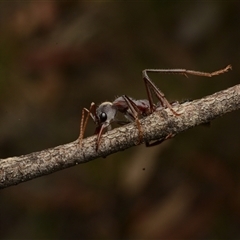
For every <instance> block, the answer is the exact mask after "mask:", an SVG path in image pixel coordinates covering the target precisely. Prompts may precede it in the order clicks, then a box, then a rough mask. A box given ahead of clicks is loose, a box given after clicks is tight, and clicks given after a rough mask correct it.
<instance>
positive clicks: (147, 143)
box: [145, 133, 175, 147]
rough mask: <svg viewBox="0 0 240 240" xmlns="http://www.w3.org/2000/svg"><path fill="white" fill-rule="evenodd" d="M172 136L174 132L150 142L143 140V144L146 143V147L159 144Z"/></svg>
mask: <svg viewBox="0 0 240 240" xmlns="http://www.w3.org/2000/svg"><path fill="white" fill-rule="evenodd" d="M174 136H175V134H173V133H169V134H168V135H167V136H166V137H165V138H162V139H158V140H155V141H154V142H152V143H150V142H145V145H146V147H153V146H156V145H159V144H161V143H162V142H164V141H165V140H168V139H171V138H173V137H174Z"/></svg>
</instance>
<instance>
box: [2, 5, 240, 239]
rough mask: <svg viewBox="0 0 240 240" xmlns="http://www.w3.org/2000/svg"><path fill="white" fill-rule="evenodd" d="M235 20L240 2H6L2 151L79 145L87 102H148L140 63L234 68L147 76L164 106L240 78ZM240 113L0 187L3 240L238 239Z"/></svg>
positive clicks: (238, 34)
mask: <svg viewBox="0 0 240 240" xmlns="http://www.w3.org/2000/svg"><path fill="white" fill-rule="evenodd" d="M239 16H240V2H239V1H235V2H234V1H198V2H196V1H194V2H191V1H184V2H176V1H175V2H174V4H173V3H170V2H167V1H153V2H151V1H141V2H140V1H139V2H138V1H134V2H124V1H119V2H118V1H69V2H67V1H66V2H64V1H39V2H37V1H24V2H22V1H18V2H8V1H1V3H0V36H1V37H0V113H1V115H0V133H1V138H0V154H1V155H0V157H1V158H6V157H11V156H17V155H21V154H27V153H31V152H34V151H40V150H43V149H46V148H50V147H54V146H57V145H60V144H64V143H68V142H71V141H74V140H76V139H77V137H78V134H79V124H80V118H81V110H82V108H83V107H87V108H88V107H89V106H90V103H91V102H92V101H94V102H96V103H101V102H102V101H105V100H109V101H113V100H114V99H115V97H116V96H120V95H122V94H126V95H128V96H131V97H134V98H136V99H141V98H142V99H143V98H146V91H145V87H144V84H143V81H142V78H141V71H142V70H143V69H145V68H186V69H193V70H199V71H209V72H211V71H215V70H218V69H220V68H223V67H225V66H227V65H228V64H232V66H233V71H231V72H229V73H227V74H224V75H221V76H218V77H214V78H211V79H208V78H201V77H194V76H190V77H189V78H185V77H183V76H177V75H171V76H170V75H159V74H151V78H152V80H153V81H154V82H155V83H156V85H157V86H158V87H159V88H160V89H161V90H162V91H163V92H164V93H165V94H166V96H167V98H168V100H169V101H173V100H179V101H181V100H184V99H197V98H201V97H203V96H206V95H209V94H212V93H214V92H217V91H220V90H223V89H225V88H228V87H231V86H234V85H235V84H238V83H239V78H238V76H239V71H240V70H239V69H238V64H239V60H240V49H239V48H240V44H239V42H240V29H239V26H240V17H239ZM239 117H240V113H239V112H233V113H230V114H227V115H225V116H223V117H222V118H219V119H216V120H215V121H213V122H212V123H211V127H210V128H206V127H196V128H194V129H191V130H189V131H187V132H185V133H182V134H180V135H178V136H177V137H175V138H173V139H171V140H169V141H166V142H164V143H163V144H161V145H159V146H156V147H153V148H146V147H145V146H144V145H142V146H136V147H134V148H131V149H129V150H126V151H124V152H119V153H116V154H113V155H111V156H108V157H107V158H105V159H98V160H95V161H92V162H89V163H86V164H83V165H79V166H76V167H74V168H69V169H66V170H63V171H60V172H57V173H54V174H51V175H48V176H44V177H41V178H38V179H35V180H32V181H29V182H26V183H22V184H20V185H17V186H13V187H10V188H7V189H3V190H1V191H0V238H1V239H27V238H29V239H73V238H76V239H89V238H91V239H94V238H95V239H96V238H97V239H99V238H101V239H120V238H142V239H151V238H152V239H177V238H178V239H207V238H208V239H211V238H212V239H213V238H215V239H217V238H218V239H219V238H221V239H224V238H226V239H237V238H240V228H239V226H240V175H239V170H240V161H239V160H240V153H239V147H240V138H239V136H240V129H239ZM94 128H95V126H94V124H93V123H92V122H91V123H89V125H88V129H87V132H86V135H87V136H90V135H92V134H93V131H94Z"/></svg>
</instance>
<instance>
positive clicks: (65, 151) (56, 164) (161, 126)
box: [0, 84, 240, 188]
mask: <svg viewBox="0 0 240 240" xmlns="http://www.w3.org/2000/svg"><path fill="white" fill-rule="evenodd" d="M174 109H175V111H177V112H178V113H181V114H180V115H179V116H175V115H173V113H172V112H171V111H170V110H169V109H165V110H162V111H157V112H155V113H153V114H151V115H150V116H148V117H146V118H144V119H141V120H140V123H141V126H142V131H143V141H148V142H149V141H151V140H156V139H162V138H165V137H166V136H169V134H172V135H176V134H178V133H180V132H183V131H186V130H187V129H189V128H192V127H195V126H197V125H200V124H203V123H207V122H209V121H212V120H213V119H215V118H217V117H219V116H222V115H224V114H226V113H228V112H231V111H235V110H238V109H240V84H239V85H236V86H234V87H231V88H228V89H226V90H223V91H220V92H217V93H215V94H213V95H210V96H207V97H204V98H202V99H199V100H195V101H192V102H186V103H183V104H179V105H178V104H177V105H176V106H174ZM138 134H139V133H138V129H137V127H136V124H135V123H131V124H128V125H125V126H123V127H119V128H116V129H113V130H112V131H109V132H107V133H106V134H104V135H103V137H102V139H101V144H100V147H99V150H98V151H97V152H96V136H92V137H89V138H86V139H84V140H83V142H82V147H81V148H80V146H79V142H78V140H76V141H74V142H71V143H68V144H64V145H60V146H57V147H55V148H51V149H46V150H42V151H40V152H34V153H30V154H27V155H22V156H19V157H10V158H6V159H0V188H5V187H8V186H11V185H16V184H19V183H21V182H24V181H28V180H31V179H34V178H37V177H40V176H43V175H46V174H50V173H52V172H55V171H59V170H62V169H65V168H68V167H71V166H74V165H76V164H80V163H85V162H88V161H90V160H93V159H96V158H98V157H105V156H107V155H109V154H112V153H115V152H118V151H120V150H124V149H127V148H129V147H132V146H134V145H136V144H137V143H138V140H139V135H138Z"/></svg>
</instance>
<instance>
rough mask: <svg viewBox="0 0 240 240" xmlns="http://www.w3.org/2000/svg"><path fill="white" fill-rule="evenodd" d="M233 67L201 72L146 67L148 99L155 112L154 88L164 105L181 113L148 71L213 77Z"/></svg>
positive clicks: (144, 77)
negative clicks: (157, 85)
mask: <svg viewBox="0 0 240 240" xmlns="http://www.w3.org/2000/svg"><path fill="white" fill-rule="evenodd" d="M231 69H232V66H231V65H228V66H227V67H225V68H224V69H221V70H218V71H215V72H212V73H208V72H199V71H193V70H186V69H145V70H143V72H142V75H143V80H144V83H145V86H146V90H147V95H148V100H149V104H150V109H151V111H152V112H153V98H152V92H151V90H150V89H152V91H153V93H154V94H155V95H156V97H157V98H158V99H159V101H160V103H161V104H162V105H163V106H166V107H168V108H169V109H170V110H171V111H172V112H173V113H174V114H175V115H179V114H178V113H177V112H176V111H174V110H173V108H172V106H171V104H170V103H169V102H168V100H167V99H166V98H165V95H164V93H163V92H161V91H160V90H159V89H158V88H157V87H156V86H155V84H154V83H153V82H152V81H151V79H150V78H149V76H148V74H147V73H148V72H155V73H170V74H182V75H185V76H186V77H187V76H188V74H190V75H195V76H202V77H213V76H216V75H219V74H222V73H226V72H228V71H229V70H231Z"/></svg>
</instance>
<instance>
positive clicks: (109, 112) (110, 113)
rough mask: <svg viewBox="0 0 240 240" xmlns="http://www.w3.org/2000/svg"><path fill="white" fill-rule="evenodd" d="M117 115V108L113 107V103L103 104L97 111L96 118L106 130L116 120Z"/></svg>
mask: <svg viewBox="0 0 240 240" xmlns="http://www.w3.org/2000/svg"><path fill="white" fill-rule="evenodd" d="M116 113H117V110H116V108H114V107H113V104H112V103H111V102H103V103H101V104H100V105H99V106H98V108H97V109H96V117H97V122H98V124H99V126H103V127H104V128H105V127H107V126H109V124H110V123H111V122H112V121H113V120H114V118H115V115H116Z"/></svg>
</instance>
